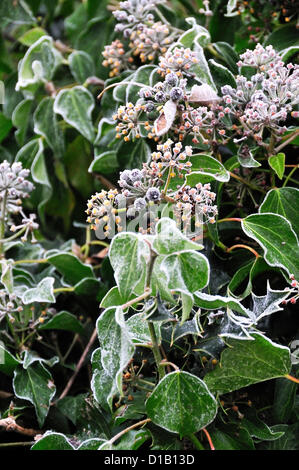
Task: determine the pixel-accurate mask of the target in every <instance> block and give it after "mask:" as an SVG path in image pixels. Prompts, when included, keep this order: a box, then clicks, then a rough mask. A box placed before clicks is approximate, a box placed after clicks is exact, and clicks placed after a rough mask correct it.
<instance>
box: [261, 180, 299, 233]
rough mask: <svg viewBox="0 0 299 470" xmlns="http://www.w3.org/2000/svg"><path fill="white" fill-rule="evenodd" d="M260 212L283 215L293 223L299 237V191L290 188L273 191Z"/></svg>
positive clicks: (269, 193) (267, 196)
mask: <svg viewBox="0 0 299 470" xmlns="http://www.w3.org/2000/svg"><path fill="white" fill-rule="evenodd" d="M259 212H260V213H261V214H263V213H265V212H273V213H274V214H279V215H282V216H283V217H285V218H286V219H287V220H288V221H289V222H290V223H291V225H292V227H293V230H294V232H295V233H296V235H297V237H299V220H298V213H299V189H297V188H289V187H285V188H275V189H271V190H270V191H269V192H268V193H267V195H266V197H265V199H264V200H263V202H262V205H261V206H260V209H259Z"/></svg>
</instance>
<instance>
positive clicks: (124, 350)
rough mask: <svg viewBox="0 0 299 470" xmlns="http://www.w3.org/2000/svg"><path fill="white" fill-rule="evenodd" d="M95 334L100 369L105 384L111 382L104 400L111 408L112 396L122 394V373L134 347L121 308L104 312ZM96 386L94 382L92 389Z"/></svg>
mask: <svg viewBox="0 0 299 470" xmlns="http://www.w3.org/2000/svg"><path fill="white" fill-rule="evenodd" d="M97 332H98V338H99V342H100V344H101V350H100V351H101V353H100V355H101V357H100V362H101V367H100V369H101V368H102V369H103V370H104V372H105V375H106V384H107V385H109V379H110V381H111V382H112V386H110V387H109V386H108V387H107V391H108V390H109V394H108V396H107V398H106V399H107V402H108V404H109V405H110V406H111V404H112V398H113V395H114V394H115V393H117V392H118V393H119V394H120V395H121V396H122V394H123V390H122V372H123V370H124V368H125V367H126V366H127V364H128V362H129V361H130V359H131V358H132V356H133V354H134V350H135V347H134V345H133V344H132V341H131V337H130V334H129V330H128V328H127V326H126V323H125V320H124V315H123V311H122V309H121V308H116V309H115V308H108V309H107V310H105V311H104V312H103V313H102V315H101V316H100V317H99V319H98V321H97ZM97 357H98V356H97ZM93 362H94V360H93ZM102 375H103V374H102ZM101 378H103V377H101ZM96 385H97V382H95V381H94V384H93V387H96ZM96 393H97V391H96ZM99 393H101V392H100V391H99Z"/></svg>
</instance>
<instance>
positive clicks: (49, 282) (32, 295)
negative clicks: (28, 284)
mask: <svg viewBox="0 0 299 470" xmlns="http://www.w3.org/2000/svg"><path fill="white" fill-rule="evenodd" d="M54 282H55V279H54V277H45V279H43V280H42V281H40V283H39V284H38V285H37V286H36V287H34V288H33V289H28V290H26V292H25V293H24V294H23V297H22V302H23V304H25V305H26V304H31V303H33V302H48V303H55V295H54V292H53V286H54Z"/></svg>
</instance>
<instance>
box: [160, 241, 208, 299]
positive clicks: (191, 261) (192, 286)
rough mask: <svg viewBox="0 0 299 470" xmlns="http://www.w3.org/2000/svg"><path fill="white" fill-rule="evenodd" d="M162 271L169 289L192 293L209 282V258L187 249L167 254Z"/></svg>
mask: <svg viewBox="0 0 299 470" xmlns="http://www.w3.org/2000/svg"><path fill="white" fill-rule="evenodd" d="M160 271H162V273H164V275H165V276H166V279H167V287H168V289H173V290H179V291H186V292H187V293H189V292H190V293H192V292H196V291H197V290H200V289H203V288H204V287H206V285H207V284H208V282H209V275H210V267H209V263H208V260H207V258H206V257H205V256H204V255H202V254H201V253H197V252H196V251H190V250H186V251H182V252H180V253H178V254H173V255H168V256H165V257H164V258H163V261H162V263H161V265H160ZM156 275H157V273H156Z"/></svg>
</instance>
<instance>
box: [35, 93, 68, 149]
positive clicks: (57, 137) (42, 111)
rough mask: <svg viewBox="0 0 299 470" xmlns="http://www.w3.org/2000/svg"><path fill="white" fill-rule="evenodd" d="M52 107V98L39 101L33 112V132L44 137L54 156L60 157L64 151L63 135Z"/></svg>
mask: <svg viewBox="0 0 299 470" xmlns="http://www.w3.org/2000/svg"><path fill="white" fill-rule="evenodd" d="M53 107H54V99H53V98H50V97H48V98H44V99H43V100H42V101H41V102H40V104H39V105H38V107H37V109H36V111H35V113H34V132H35V133H36V134H38V135H42V136H43V137H45V139H46V141H47V144H48V145H49V147H50V148H51V149H52V150H53V152H54V155H55V157H58V158H61V157H62V156H63V154H64V152H65V143H64V136H63V132H62V130H61V128H60V127H59V124H58V120H57V115H56V114H55V113H54V110H53Z"/></svg>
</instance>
